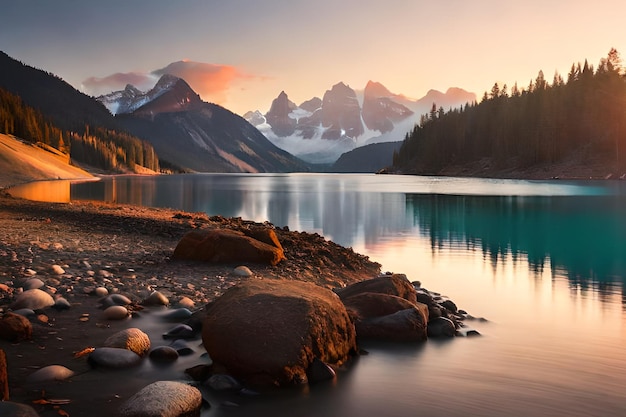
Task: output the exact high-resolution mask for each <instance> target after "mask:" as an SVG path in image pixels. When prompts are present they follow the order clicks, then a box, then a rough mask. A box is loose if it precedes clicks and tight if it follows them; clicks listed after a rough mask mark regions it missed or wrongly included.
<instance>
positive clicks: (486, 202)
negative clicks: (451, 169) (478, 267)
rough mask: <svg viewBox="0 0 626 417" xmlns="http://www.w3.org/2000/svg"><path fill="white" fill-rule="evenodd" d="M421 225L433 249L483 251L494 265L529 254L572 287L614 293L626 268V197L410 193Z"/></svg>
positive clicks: (532, 263)
mask: <svg viewBox="0 0 626 417" xmlns="http://www.w3.org/2000/svg"><path fill="white" fill-rule="evenodd" d="M407 209H408V210H409V211H410V212H411V213H412V216H413V222H414V225H416V226H417V227H418V229H419V230H420V233H422V234H423V235H424V236H426V237H428V238H429V239H430V244H431V247H432V248H433V249H435V248H442V247H462V248H464V249H470V250H477V249H478V250H481V251H482V253H483V255H484V257H485V258H486V259H488V260H489V261H490V262H491V263H492V265H493V266H494V267H495V266H496V265H497V263H498V262H499V261H501V260H502V259H505V258H506V257H507V255H509V254H510V255H511V256H512V259H513V261H515V260H516V259H517V258H518V257H520V256H523V257H524V258H526V259H527V260H528V263H529V268H530V269H531V270H532V271H534V272H535V273H536V274H538V275H540V274H542V273H543V270H544V268H546V267H549V268H550V270H551V271H552V274H553V276H555V275H557V274H564V275H565V276H567V278H568V279H569V280H570V283H571V285H572V287H576V288H580V289H586V288H588V287H589V286H593V287H594V289H596V290H598V291H600V292H607V293H608V292H610V293H615V291H616V290H617V289H621V287H622V286H623V283H624V276H625V274H624V271H625V270H626V219H625V218H624V216H623V213H624V210H625V209H626V199H625V198H624V197H621V196H595V197H581V196H555V197H487V196H446V195H434V196H432V195H431V196H428V195H416V194H409V195H407Z"/></svg>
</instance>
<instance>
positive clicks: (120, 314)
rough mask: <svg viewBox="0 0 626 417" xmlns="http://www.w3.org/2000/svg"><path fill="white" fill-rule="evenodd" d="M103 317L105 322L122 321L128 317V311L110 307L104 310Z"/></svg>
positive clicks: (123, 308) (118, 307) (120, 307)
mask: <svg viewBox="0 0 626 417" xmlns="http://www.w3.org/2000/svg"><path fill="white" fill-rule="evenodd" d="M103 315H104V318H105V319H107V320H123V319H125V318H127V317H128V309H127V308H126V307H124V306H111V307H108V308H106V309H105V310H104V312H103Z"/></svg>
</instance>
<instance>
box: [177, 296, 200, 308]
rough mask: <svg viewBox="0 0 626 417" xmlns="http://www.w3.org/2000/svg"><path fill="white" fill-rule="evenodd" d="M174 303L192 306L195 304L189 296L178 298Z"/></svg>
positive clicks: (181, 305)
mask: <svg viewBox="0 0 626 417" xmlns="http://www.w3.org/2000/svg"><path fill="white" fill-rule="evenodd" d="M176 305H177V306H178V307H184V308H194V307H195V305H196V304H195V303H194V302H193V300H192V299H191V298H189V297H182V298H181V299H180V300H178V302H177V303H176Z"/></svg>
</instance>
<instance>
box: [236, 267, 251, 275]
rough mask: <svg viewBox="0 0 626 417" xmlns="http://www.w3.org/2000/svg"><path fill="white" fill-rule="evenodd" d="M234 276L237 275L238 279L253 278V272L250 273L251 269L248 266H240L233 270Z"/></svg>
mask: <svg viewBox="0 0 626 417" xmlns="http://www.w3.org/2000/svg"><path fill="white" fill-rule="evenodd" d="M233 274H235V275H237V276H238V277H251V276H252V271H250V268H248V267H247V266H238V267H237V268H235V269H234V270H233Z"/></svg>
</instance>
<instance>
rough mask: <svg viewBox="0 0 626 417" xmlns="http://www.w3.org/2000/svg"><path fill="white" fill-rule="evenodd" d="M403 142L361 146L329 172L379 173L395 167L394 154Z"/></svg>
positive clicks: (334, 165) (340, 159) (347, 154)
mask: <svg viewBox="0 0 626 417" xmlns="http://www.w3.org/2000/svg"><path fill="white" fill-rule="evenodd" d="M401 146H402V142H382V143H373V144H370V145H364V146H360V147H358V148H355V149H353V150H351V151H349V152H346V153H344V154H343V155H341V156H340V157H339V159H337V161H336V162H335V163H334V164H333V165H332V166H331V167H330V168H329V169H328V170H327V171H328V172H378V171H381V170H383V169H385V168H387V167H390V166H392V165H393V153H394V152H398V150H399V149H400V147H401Z"/></svg>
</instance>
